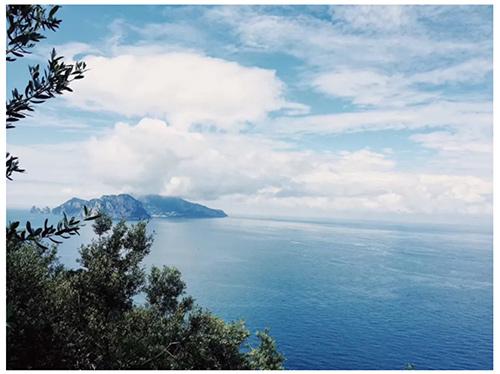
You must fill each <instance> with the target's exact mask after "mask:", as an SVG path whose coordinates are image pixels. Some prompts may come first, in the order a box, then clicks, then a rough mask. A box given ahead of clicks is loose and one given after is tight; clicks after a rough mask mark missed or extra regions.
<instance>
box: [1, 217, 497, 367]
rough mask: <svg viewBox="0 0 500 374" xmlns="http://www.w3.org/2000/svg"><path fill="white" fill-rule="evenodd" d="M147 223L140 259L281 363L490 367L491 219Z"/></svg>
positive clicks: (69, 243)
mask: <svg viewBox="0 0 500 374" xmlns="http://www.w3.org/2000/svg"><path fill="white" fill-rule="evenodd" d="M43 218H45V216H44V215H36V214H30V213H28V212H26V211H19V210H9V211H8V212H7V220H8V221H9V220H21V221H26V220H31V222H32V223H34V224H37V223H38V224H40V223H41V222H42V221H43ZM58 218H59V217H53V216H51V217H50V220H51V221H52V222H55V221H56V220H57V219H58ZM148 227H149V230H150V231H151V232H153V233H154V238H155V241H154V245H153V248H152V250H151V253H150V254H149V255H148V257H147V258H146V259H145V262H144V265H145V267H150V266H152V265H156V266H161V265H169V266H175V267H177V268H178V269H179V270H180V271H181V272H182V274H183V279H184V281H185V282H186V283H187V291H188V293H189V294H190V295H192V296H193V297H194V298H195V299H196V301H197V303H198V304H200V305H201V306H203V307H205V308H207V309H209V310H211V311H212V312H214V313H215V314H217V315H218V316H220V317H222V318H224V319H225V320H226V321H236V320H245V321H246V325H247V327H248V328H249V330H250V331H251V332H252V333H253V332H256V331H257V330H263V329H265V328H269V330H270V334H271V335H272V336H273V337H274V338H275V339H276V342H277V346H278V349H279V350H280V351H281V352H282V353H283V354H284V355H285V357H286V361H285V367H286V368H287V369H299V370H300V369H319V370H321V369H329V370H337V369H343V370H351V369H353V370H369V369H372V370H376V369H384V370H401V369H405V367H406V366H407V365H408V364H411V365H413V367H414V368H416V369H421V370H424V369H439V370H473V369H481V370H491V369H492V368H493V234H492V229H491V227H487V228H484V227H472V226H453V225H424V224H398V223H377V222H359V221H358V222H356V221H342V220H330V221H314V220H310V221H309V220H293V219H282V218H275V219H270V218H256V217H227V218H218V219H191V220H187V219H160V218H158V219H157V218H155V219H151V220H150V222H149V225H148ZM92 237H93V234H92V232H91V229H90V227H89V225H88V226H87V227H84V228H83V230H82V233H81V236H80V237H74V238H71V239H69V240H66V241H65V242H64V243H63V244H62V245H60V247H59V256H60V260H61V262H63V263H64V264H65V265H67V266H70V267H77V266H78V264H77V262H76V259H77V257H78V249H79V247H80V246H81V245H82V244H85V243H88V242H89V241H90V240H91V239H92ZM139 302H140V300H139ZM250 344H255V340H250Z"/></svg>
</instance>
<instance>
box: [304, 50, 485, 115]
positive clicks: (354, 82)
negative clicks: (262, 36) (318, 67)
mask: <svg viewBox="0 0 500 374" xmlns="http://www.w3.org/2000/svg"><path fill="white" fill-rule="evenodd" d="M492 70H493V63H492V61H491V60H487V59H471V60H468V61H465V62H462V63H459V64H456V65H452V66H447V67H444V68H439V69H432V70H429V71H425V72H420V73H413V74H400V73H394V74H387V73H383V72H378V71H373V70H353V69H350V68H344V69H339V68H337V69H335V70H333V71H325V72H322V73H319V74H317V75H316V76H315V77H314V78H313V79H312V81H311V85H312V87H314V88H316V89H317V90H318V91H320V92H323V93H325V94H327V95H331V96H337V97H347V98H350V99H351V100H352V102H353V103H354V104H358V105H376V106H378V107H385V108H388V107H398V106H408V105H415V104H421V103H427V102H432V101H435V100H438V99H443V98H448V99H449V98H451V96H450V95H449V94H446V93H443V92H441V91H436V90H434V91H429V90H428V89H427V88H421V87H420V86H419V85H422V84H427V85H443V84H447V83H449V84H463V83H467V84H471V83H472V84H475V83H478V82H481V81H483V80H484V79H485V78H486V76H487V74H488V73H490V72H492Z"/></svg>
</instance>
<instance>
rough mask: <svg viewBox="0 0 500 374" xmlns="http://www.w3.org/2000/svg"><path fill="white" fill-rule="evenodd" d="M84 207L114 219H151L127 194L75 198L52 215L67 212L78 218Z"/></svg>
mask: <svg viewBox="0 0 500 374" xmlns="http://www.w3.org/2000/svg"><path fill="white" fill-rule="evenodd" d="M84 205H86V206H87V208H88V209H90V210H92V211H94V212H96V211H98V210H101V209H102V210H104V211H105V212H106V213H107V214H109V215H110V216H111V218H113V219H122V218H123V219H130V220H140V219H147V218H150V217H151V216H150V215H149V214H148V212H147V211H146V210H145V209H144V207H143V206H142V204H141V203H140V202H139V201H137V200H136V199H134V198H133V197H132V196H130V195H127V194H121V195H103V196H101V197H100V198H99V199H92V200H82V199H78V198H76V197H74V198H72V199H70V200H68V201H66V202H65V203H64V204H61V205H59V206H58V207H56V208H54V209H52V214H62V212H65V213H66V214H67V215H69V216H78V215H80V214H81V213H82V209H83V206H84Z"/></svg>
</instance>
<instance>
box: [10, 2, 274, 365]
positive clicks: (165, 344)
mask: <svg viewBox="0 0 500 374" xmlns="http://www.w3.org/2000/svg"><path fill="white" fill-rule="evenodd" d="M58 8H59V6H54V7H51V8H50V10H48V9H46V8H45V7H42V6H38V5H8V6H7V25H8V26H7V50H6V55H7V61H9V62H12V61H15V60H16V58H20V57H23V56H24V55H25V54H28V53H30V49H31V48H33V47H34V46H35V44H36V43H37V42H38V41H40V40H41V39H43V38H44V36H43V35H42V34H40V31H41V30H46V29H49V30H52V31H54V30H55V29H57V28H58V27H59V24H60V22H61V21H60V20H58V19H56V18H55V14H56V12H57V10H58ZM85 69H86V66H85V63H83V62H77V63H76V64H74V65H70V64H65V63H64V62H63V61H62V57H61V56H57V54H56V52H55V50H52V54H51V57H50V60H49V61H48V65H47V68H46V69H45V70H44V72H43V74H42V75H41V73H40V67H39V65H36V66H30V67H29V72H30V80H29V82H28V84H27V85H26V88H25V89H24V92H19V91H18V90H17V89H14V90H13V91H12V97H11V99H10V100H8V102H7V105H6V114H7V123H6V128H7V129H12V128H14V127H15V126H14V124H15V123H17V122H18V121H19V120H22V119H23V118H25V117H26V116H27V115H28V114H29V113H28V112H32V111H33V110H34V105H36V104H41V103H43V102H44V101H45V100H47V99H50V98H53V97H55V95H56V94H62V93H63V92H64V91H71V88H69V84H70V83H71V82H72V81H73V80H75V79H81V78H83V73H84V72H85ZM14 172H24V170H23V169H21V168H20V165H19V160H18V158H17V157H15V156H13V155H10V154H9V153H7V162H6V177H7V179H9V180H12V174H13V173H14ZM83 220H84V221H89V220H94V223H93V229H94V232H95V233H96V234H97V238H95V239H94V240H93V241H92V242H91V243H90V244H89V245H86V246H82V248H81V249H80V259H79V262H80V267H79V268H77V269H68V268H65V267H64V266H62V265H61V264H60V263H59V262H58V259H57V247H56V246H55V245H57V244H59V243H61V241H60V240H58V239H66V238H69V237H70V236H72V235H79V230H80V228H81V226H82V224H81V220H79V219H76V218H74V217H71V218H69V219H68V218H67V217H66V215H65V214H64V217H63V219H62V220H61V221H60V222H59V223H57V224H56V225H55V226H54V225H49V224H48V220H45V223H44V226H43V227H40V228H33V227H32V225H31V223H30V222H29V221H28V222H27V223H26V227H25V229H23V230H20V229H19V226H20V224H19V222H12V223H10V224H9V226H8V227H7V232H6V237H7V243H6V244H7V245H6V250H7V367H8V368H9V369H279V368H282V363H283V356H281V355H280V354H279V353H278V352H277V351H276V346H275V343H274V341H273V340H272V339H271V338H270V337H269V335H267V332H264V333H261V334H259V335H258V337H259V339H260V341H261V343H260V345H259V346H258V347H256V348H252V347H248V346H247V345H246V340H247V339H248V337H249V336H250V333H249V331H248V330H247V329H246V328H245V326H244V324H243V322H235V323H225V322H224V321H223V320H221V319H219V318H217V317H215V316H214V315H212V314H211V313H210V312H208V311H206V310H203V309H201V308H200V307H199V306H197V305H195V303H194V300H193V299H192V298H191V297H188V296H185V288H186V285H185V283H184V282H183V281H182V280H181V274H180V272H179V271H178V270H177V269H174V268H169V267H163V268H161V269H160V268H157V267H153V268H152V269H151V271H150V273H149V274H148V275H147V276H146V273H145V271H144V269H143V267H142V266H141V262H142V260H143V259H144V257H145V256H146V255H147V254H148V253H149V250H150V248H151V245H152V237H151V236H150V235H148V234H147V232H146V223H144V222H141V223H138V224H136V225H133V226H127V225H126V224H125V223H124V222H119V223H118V224H116V225H114V226H113V222H112V220H111V218H109V217H107V216H106V215H104V214H101V213H98V214H96V215H92V214H91V212H89V211H88V210H87V208H86V207H84V214H83ZM56 238H57V239H56ZM47 240H49V241H52V242H53V243H54V244H55V245H52V247H50V248H49V247H48V245H47ZM141 295H145V297H146V303H145V304H144V305H136V304H135V303H134V300H136V299H137V298H138V297H140V296H141Z"/></svg>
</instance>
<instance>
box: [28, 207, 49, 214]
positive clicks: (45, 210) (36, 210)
mask: <svg viewBox="0 0 500 374" xmlns="http://www.w3.org/2000/svg"><path fill="white" fill-rule="evenodd" d="M30 213H36V214H50V208H49V207H48V206H46V207H45V208H39V207H37V206H35V205H33V206H32V207H31V209H30Z"/></svg>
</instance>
